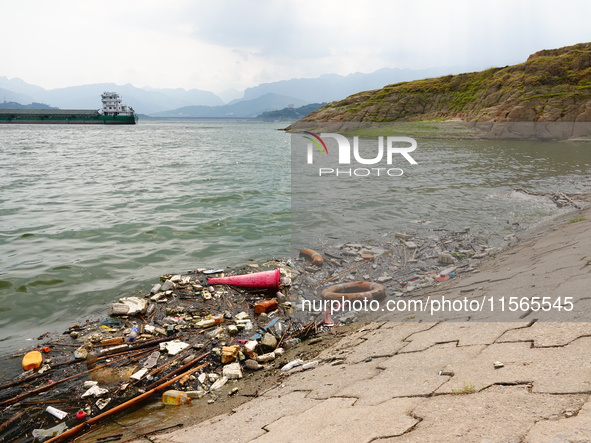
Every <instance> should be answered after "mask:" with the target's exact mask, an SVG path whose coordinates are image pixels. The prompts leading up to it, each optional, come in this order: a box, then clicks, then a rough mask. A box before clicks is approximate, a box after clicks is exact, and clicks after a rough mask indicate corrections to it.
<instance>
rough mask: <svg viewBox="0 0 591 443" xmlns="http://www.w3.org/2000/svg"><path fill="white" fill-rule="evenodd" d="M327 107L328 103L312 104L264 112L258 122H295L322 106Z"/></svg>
mask: <svg viewBox="0 0 591 443" xmlns="http://www.w3.org/2000/svg"><path fill="white" fill-rule="evenodd" d="M324 105H326V103H310V104H309V105H304V106H300V107H299V108H294V107H288V108H283V109H279V110H277V111H267V112H263V113H262V114H261V115H259V116H257V117H256V119H257V120H267V121H269V120H270V121H275V120H289V121H294V120H297V119H300V118H302V117H304V116H306V115H308V114H309V113H310V112H312V111H315V110H317V109H319V108H321V107H322V106H324Z"/></svg>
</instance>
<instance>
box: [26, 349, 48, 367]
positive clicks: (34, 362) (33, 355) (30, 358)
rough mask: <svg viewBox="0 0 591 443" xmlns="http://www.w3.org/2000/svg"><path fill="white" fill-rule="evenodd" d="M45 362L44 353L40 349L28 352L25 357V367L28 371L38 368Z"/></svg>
mask: <svg viewBox="0 0 591 443" xmlns="http://www.w3.org/2000/svg"><path fill="white" fill-rule="evenodd" d="M41 363H43V355H41V352H39V351H31V352H27V354H26V355H25V356H24V357H23V362H22V365H23V369H24V370H25V371H28V370H29V369H37V368H38V367H39V366H41Z"/></svg>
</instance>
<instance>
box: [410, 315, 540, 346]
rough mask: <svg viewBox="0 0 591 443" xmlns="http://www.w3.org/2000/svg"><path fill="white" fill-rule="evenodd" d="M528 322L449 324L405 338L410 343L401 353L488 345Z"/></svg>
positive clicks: (441, 324) (440, 324)
mask: <svg viewBox="0 0 591 443" xmlns="http://www.w3.org/2000/svg"><path fill="white" fill-rule="evenodd" d="M528 324H529V323H528V322H522V323H514V322H486V323H483V322H449V323H438V324H437V325H435V326H434V327H432V328H430V329H428V330H426V331H421V332H417V333H416V334H413V335H411V336H410V337H408V338H407V341H409V342H410V343H409V344H408V346H406V347H405V348H404V349H403V350H402V352H416V351H424V350H425V349H427V348H429V347H431V346H433V345H435V344H437V343H446V342H452V341H454V342H457V343H458V345H459V346H472V345H490V344H492V343H494V342H495V341H496V340H497V339H498V338H499V337H501V336H502V335H503V334H505V332H506V331H508V330H510V329H513V328H518V327H523V326H526V325H528Z"/></svg>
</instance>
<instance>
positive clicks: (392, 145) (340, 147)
mask: <svg viewBox="0 0 591 443" xmlns="http://www.w3.org/2000/svg"><path fill="white" fill-rule="evenodd" d="M304 134H306V135H303V137H304V138H305V139H306V140H308V142H307V157H306V158H307V160H306V162H307V164H309V165H312V164H314V156H315V155H325V156H329V157H335V155H336V158H331V159H330V163H333V165H331V166H332V167H326V166H324V165H323V166H322V167H319V168H318V175H319V176H320V177H322V176H327V175H332V176H337V177H340V176H343V177H369V176H384V175H385V176H390V177H399V176H401V175H403V174H404V171H403V170H402V169H401V168H392V167H391V166H392V165H393V161H394V158H395V157H397V156H401V157H403V158H404V159H405V160H406V161H407V162H408V163H409V164H411V165H416V164H417V162H416V161H415V160H414V158H412V157H411V155H410V153H411V152H413V151H414V150H415V149H416V148H417V142H416V140H415V139H413V138H410V137H394V136H386V137H384V136H379V137H378V139H377V143H376V144H377V147H376V148H373V149H369V150H370V151H372V152H367V151H368V149H365V151H364V152H361V149H360V146H359V137H358V136H354V137H353V143H351V142H350V141H349V139H348V138H347V137H345V136H344V135H342V134H337V133H333V132H327V133H324V132H323V133H321V134H320V135H317V134H314V133H312V132H308V131H306V132H304ZM327 138H331V139H333V140H334V141H336V143H337V149H336V154H335V153H334V152H335V151H334V150H333V149H332V148H331V150H330V151H329V148H328V145H327V143H326V141H325V139H327ZM314 148H316V149H314ZM351 148H352V149H351ZM317 152H318V153H317ZM368 155H369V157H368ZM323 163H325V162H323ZM345 165H349V166H351V167H348V168H347V167H345ZM357 165H358V166H363V167H353V166H357ZM367 166H374V167H367Z"/></svg>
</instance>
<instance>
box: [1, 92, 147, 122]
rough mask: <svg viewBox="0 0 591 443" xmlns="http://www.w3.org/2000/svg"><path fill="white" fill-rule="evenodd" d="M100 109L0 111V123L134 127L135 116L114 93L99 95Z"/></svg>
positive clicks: (129, 107)
mask: <svg viewBox="0 0 591 443" xmlns="http://www.w3.org/2000/svg"><path fill="white" fill-rule="evenodd" d="M101 102H102V104H103V107H102V109H98V110H94V109H91V110H87V109H0V123H34V124H52V123H53V124H84V125H103V124H105V125H135V124H136V123H137V114H136V113H135V111H134V110H133V108H132V107H131V106H127V105H124V104H122V103H121V97H119V94H117V93H116V92H103V93H102V94H101Z"/></svg>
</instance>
